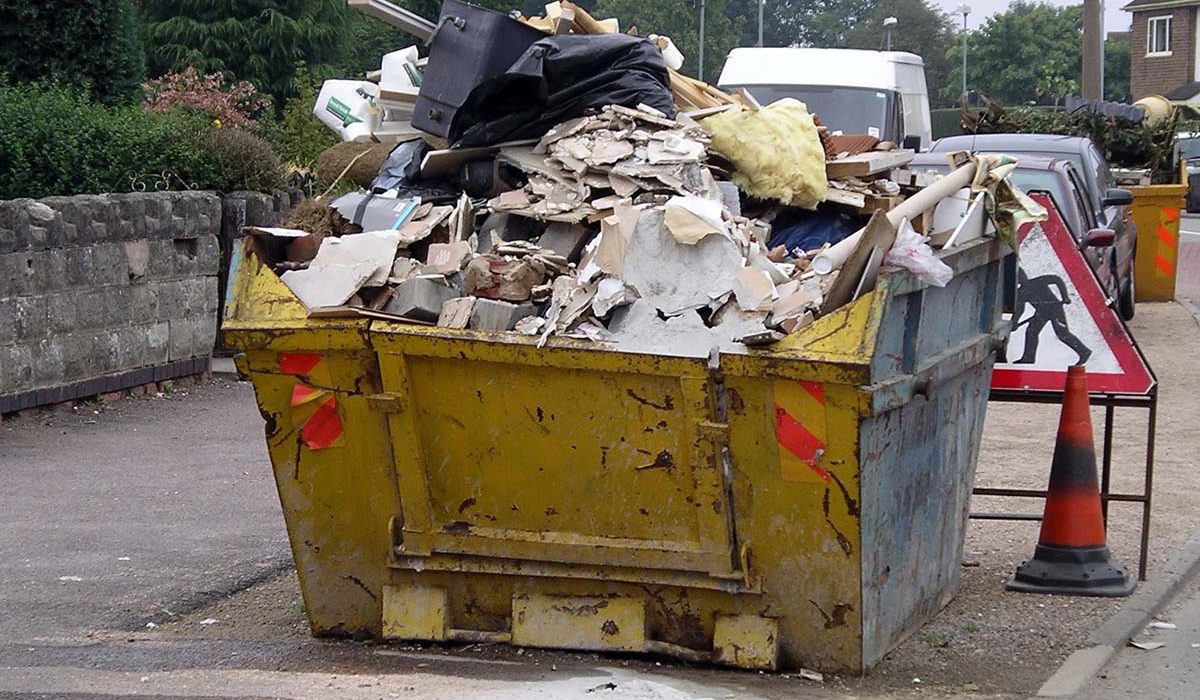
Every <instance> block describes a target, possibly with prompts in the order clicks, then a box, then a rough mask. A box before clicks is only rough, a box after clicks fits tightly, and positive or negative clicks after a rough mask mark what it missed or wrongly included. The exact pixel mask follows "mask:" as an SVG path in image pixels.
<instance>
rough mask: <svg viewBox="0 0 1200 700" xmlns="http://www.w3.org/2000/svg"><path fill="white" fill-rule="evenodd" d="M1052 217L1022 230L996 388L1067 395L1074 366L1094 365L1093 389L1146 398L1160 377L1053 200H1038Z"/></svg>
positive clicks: (1090, 372) (994, 375)
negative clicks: (1069, 372) (1016, 278)
mask: <svg viewBox="0 0 1200 700" xmlns="http://www.w3.org/2000/svg"><path fill="white" fill-rule="evenodd" d="M1031 196H1032V197H1033V198H1034V199H1036V200H1037V201H1038V203H1040V204H1042V205H1043V206H1045V207H1046V210H1047V211H1048V212H1049V213H1050V218H1048V219H1047V220H1046V221H1044V222H1042V223H1040V224H1032V225H1027V226H1025V227H1024V228H1022V230H1021V254H1020V270H1021V275H1020V278H1019V281H1018V283H1017V289H1018V291H1017V309H1016V310H1015V312H1014V316H1015V317H1014V318H1013V319H1012V322H1013V323H1012V331H1011V335H1010V336H1009V340H1008V348H1007V352H1006V355H1007V361H1006V362H1000V361H999V360H998V361H997V362H996V368H995V370H994V371H993V372H992V389H993V390H1003V391H1034V392H1061V391H1062V390H1063V386H1064V385H1065V384H1066V376H1067V367H1069V366H1071V365H1074V364H1079V363H1082V364H1084V365H1085V366H1086V367H1087V372H1088V391H1090V392H1091V393H1095V394H1122V395H1138V396H1144V395H1147V394H1149V393H1150V391H1151V390H1152V389H1153V388H1154V385H1155V383H1156V382H1155V379H1154V373H1153V372H1152V371H1151V370H1150V366H1149V364H1147V362H1146V359H1145V357H1143V356H1142V353H1141V350H1139V349H1138V347H1137V344H1136V343H1134V342H1133V337H1132V336H1131V335H1130V334H1129V329H1127V328H1126V327H1125V324H1124V322H1123V321H1122V320H1121V318H1120V316H1118V315H1117V311H1116V310H1115V309H1113V308H1112V307H1110V306H1109V305H1108V303H1107V299H1106V296H1105V294H1104V291H1103V289H1102V288H1101V286H1100V282H1099V281H1098V280H1097V279H1096V275H1095V273H1094V272H1092V269H1091V268H1090V267H1089V266H1088V264H1087V261H1086V260H1084V257H1083V254H1082V253H1081V252H1080V250H1079V248H1078V246H1077V244H1076V242H1075V239H1074V237H1073V236H1072V235H1071V232H1070V231H1068V230H1067V226H1066V224H1065V223H1064V222H1063V219H1062V216H1061V215H1060V214H1059V213H1058V210H1057V209H1056V208H1055V206H1054V201H1053V200H1052V199H1051V198H1050V197H1048V196H1046V195H1042V194H1034V195H1031Z"/></svg>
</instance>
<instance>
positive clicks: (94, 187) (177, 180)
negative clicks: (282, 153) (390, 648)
mask: <svg viewBox="0 0 1200 700" xmlns="http://www.w3.org/2000/svg"><path fill="white" fill-rule="evenodd" d="M282 185H283V175H282V168H281V167H280V164H279V160H278V158H277V157H276V156H275V154H274V152H273V151H272V150H271V147H270V145H268V144H267V143H266V142H265V141H264V140H263V139H261V138H259V137H258V136H255V135H253V134H250V133H247V132H242V131H238V130H236V129H217V128H215V127H213V126H212V125H211V124H210V123H209V121H208V120H207V119H206V118H204V117H202V116H200V115H197V114H193V113H188V112H184V111H177V112H172V113H170V114H154V113H152V112H148V111H146V110H145V109H143V108H142V107H140V106H128V107H110V106H106V105H103V104H98V103H96V102H93V101H91V99H90V98H89V97H88V96H87V95H85V94H83V93H81V92H78V91H75V90H71V89H66V88H62V87H56V86H48V85H44V84H36V83H33V84H30V83H27V84H22V85H11V86H0V199H13V198H17V197H34V198H37V197H46V196H50V195H71V194H98V193H101V192H130V191H137V190H142V189H151V190H153V189H174V190H178V189H215V190H221V191H232V190H239V189H257V190H271V189H275V188H278V187H281V186H282Z"/></svg>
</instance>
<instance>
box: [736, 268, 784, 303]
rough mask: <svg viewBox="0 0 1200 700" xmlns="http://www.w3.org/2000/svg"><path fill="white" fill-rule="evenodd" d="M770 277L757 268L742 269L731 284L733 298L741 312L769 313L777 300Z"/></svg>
mask: <svg viewBox="0 0 1200 700" xmlns="http://www.w3.org/2000/svg"><path fill="white" fill-rule="evenodd" d="M778 296H779V295H778V294H777V293H776V292H775V283H774V282H772V281H771V275H770V274H768V273H767V272H766V271H765V270H760V269H758V268H757V267H744V268H742V269H741V270H739V271H738V273H737V278H736V279H735V280H734V283H733V297H734V298H735V299H736V300H737V304H738V307H739V308H741V310H742V311H770V310H771V304H772V302H774V301H775V299H777V298H778Z"/></svg>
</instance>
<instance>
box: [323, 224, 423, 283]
mask: <svg viewBox="0 0 1200 700" xmlns="http://www.w3.org/2000/svg"><path fill="white" fill-rule="evenodd" d="M399 247H400V235H399V234H398V233H396V232H395V231H369V232H363V233H354V234H348V235H345V236H341V237H340V238H333V237H330V238H326V239H325V240H323V241H321V248H320V249H319V250H318V251H317V257H316V258H313V261H312V264H311V265H310V266H309V269H312V268H313V267H316V266H321V265H331V264H341V265H352V264H354V263H359V262H367V263H371V264H372V265H374V268H373V269H372V273H371V277H370V278H368V279H367V282H366V284H365V285H364V286H367V287H378V286H380V285H383V284H386V283H387V278H388V275H389V274H391V272H392V264H393V263H394V262H395V261H396V249H397V248H399Z"/></svg>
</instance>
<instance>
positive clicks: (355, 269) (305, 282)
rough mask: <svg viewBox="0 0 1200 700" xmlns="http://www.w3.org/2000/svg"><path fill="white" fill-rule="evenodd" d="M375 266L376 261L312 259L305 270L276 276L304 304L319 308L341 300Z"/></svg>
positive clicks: (368, 276) (367, 276)
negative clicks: (311, 262) (318, 262)
mask: <svg viewBox="0 0 1200 700" xmlns="http://www.w3.org/2000/svg"><path fill="white" fill-rule="evenodd" d="M375 270H376V265H375V263H371V262H357V263H350V264H340V263H324V264H321V265H318V264H316V263H315V261H314V263H313V264H312V265H310V266H309V267H308V269H307V270H290V271H288V272H285V273H283V275H281V276H280V278H279V279H281V280H282V281H283V283H284V284H286V285H287V287H288V289H290V290H292V294H295V295H296V298H297V299H299V300H300V301H301V302H303V303H304V305H305V306H307V307H308V308H309V309H319V308H322V307H325V306H341V305H342V304H345V303H346V301H347V300H349V299H350V297H352V296H354V295H355V293H357V292H358V290H359V289H362V287H363V284H364V283H366V281H367V280H368V279H370V277H371V275H373V274H374V273H375Z"/></svg>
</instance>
